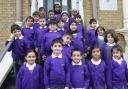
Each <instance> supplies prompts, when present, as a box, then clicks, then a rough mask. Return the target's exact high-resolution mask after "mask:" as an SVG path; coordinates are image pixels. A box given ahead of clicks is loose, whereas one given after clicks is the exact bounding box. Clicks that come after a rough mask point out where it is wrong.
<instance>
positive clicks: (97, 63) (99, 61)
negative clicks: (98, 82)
mask: <svg viewBox="0 0 128 89" xmlns="http://www.w3.org/2000/svg"><path fill="white" fill-rule="evenodd" d="M91 62H92V64H94V65H99V64H100V63H101V59H99V60H98V61H95V60H94V59H93V58H92V59H91Z"/></svg>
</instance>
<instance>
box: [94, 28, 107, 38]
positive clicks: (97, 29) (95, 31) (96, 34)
mask: <svg viewBox="0 0 128 89" xmlns="http://www.w3.org/2000/svg"><path fill="white" fill-rule="evenodd" d="M99 28H100V29H102V30H103V31H104V32H105V28H104V27H102V26H98V27H97V28H96V31H95V35H96V36H98V33H97V32H98V30H99Z"/></svg>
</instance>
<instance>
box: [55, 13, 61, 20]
mask: <svg viewBox="0 0 128 89" xmlns="http://www.w3.org/2000/svg"><path fill="white" fill-rule="evenodd" d="M55 18H56V20H57V21H59V20H60V19H61V12H60V13H56V14H55Z"/></svg>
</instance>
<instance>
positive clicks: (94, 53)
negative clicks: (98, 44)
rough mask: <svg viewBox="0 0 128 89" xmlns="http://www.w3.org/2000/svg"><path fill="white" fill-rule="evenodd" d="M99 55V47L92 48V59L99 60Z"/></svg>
mask: <svg viewBox="0 0 128 89" xmlns="http://www.w3.org/2000/svg"><path fill="white" fill-rule="evenodd" d="M100 56H101V54H100V49H99V48H94V49H93V50H92V58H93V59H94V60H99V59H100Z"/></svg>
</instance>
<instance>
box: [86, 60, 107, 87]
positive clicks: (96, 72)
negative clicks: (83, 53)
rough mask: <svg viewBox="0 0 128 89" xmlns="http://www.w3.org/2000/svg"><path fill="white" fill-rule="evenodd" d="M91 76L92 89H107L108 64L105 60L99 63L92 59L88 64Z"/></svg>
mask: <svg viewBox="0 0 128 89" xmlns="http://www.w3.org/2000/svg"><path fill="white" fill-rule="evenodd" d="M88 70H89V74H90V87H91V88H92V89H105V84H106V64H105V62H104V61H103V60H101V59H100V60H99V61H97V62H95V61H94V59H91V60H90V61H89V63H88Z"/></svg>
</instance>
